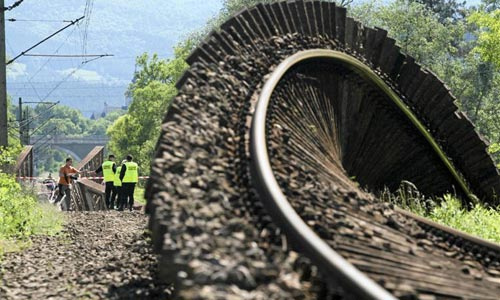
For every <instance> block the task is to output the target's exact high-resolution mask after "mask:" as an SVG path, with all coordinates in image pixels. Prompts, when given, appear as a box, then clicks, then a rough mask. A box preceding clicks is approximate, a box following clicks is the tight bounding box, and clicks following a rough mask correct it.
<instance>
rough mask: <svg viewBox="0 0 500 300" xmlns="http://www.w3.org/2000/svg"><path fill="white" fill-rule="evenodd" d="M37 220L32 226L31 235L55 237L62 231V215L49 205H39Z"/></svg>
mask: <svg viewBox="0 0 500 300" xmlns="http://www.w3.org/2000/svg"><path fill="white" fill-rule="evenodd" d="M37 210H38V213H39V218H38V220H37V222H36V223H35V224H34V226H33V234H36V235H55V234H57V233H59V232H60V231H61V230H62V229H63V225H64V215H63V214H62V213H61V211H59V210H58V209H57V207H56V206H54V205H52V204H50V203H39V204H38V207H37Z"/></svg>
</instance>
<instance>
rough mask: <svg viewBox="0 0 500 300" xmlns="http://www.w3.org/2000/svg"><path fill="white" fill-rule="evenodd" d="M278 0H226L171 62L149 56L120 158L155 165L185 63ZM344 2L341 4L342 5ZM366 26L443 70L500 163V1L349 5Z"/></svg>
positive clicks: (134, 92) (123, 121) (118, 125)
mask: <svg viewBox="0 0 500 300" xmlns="http://www.w3.org/2000/svg"><path fill="white" fill-rule="evenodd" d="M262 2H264V3H270V2H274V1H273V0H260V1H259V0H226V1H224V3H223V8H222V10H221V12H220V14H219V16H217V17H216V18H214V19H212V20H210V21H209V22H208V24H207V26H206V27H205V28H204V29H203V30H201V31H199V32H196V33H194V34H192V35H191V36H190V37H188V38H187V39H186V40H184V41H182V42H181V43H179V44H178V45H177V46H176V47H175V55H174V57H173V58H172V59H167V60H163V59H159V58H158V56H157V55H156V54H153V55H150V54H147V53H144V54H143V55H141V56H139V57H138V58H137V61H136V65H137V68H136V69H137V71H136V72H135V74H134V80H133V83H132V84H131V85H130V87H129V89H128V93H129V95H130V96H131V97H132V99H133V100H132V104H131V105H130V108H129V110H128V112H127V113H126V114H125V115H123V116H121V117H119V118H118V119H117V120H116V121H115V122H114V123H113V124H112V125H111V126H110V127H109V128H108V134H109V136H110V138H111V141H110V144H109V147H110V149H111V151H112V152H113V153H115V154H117V155H118V156H123V155H125V154H126V153H129V152H131V153H134V154H135V157H137V160H138V161H139V163H140V164H141V165H144V166H146V165H149V163H150V161H151V158H152V157H153V154H154V153H153V152H154V148H155V145H156V142H157V140H158V138H159V133H160V125H161V120H162V119H163V116H164V115H165V112H166V111H167V109H168V105H169V103H170V101H171V99H172V98H173V97H174V96H175V94H176V93H177V90H176V88H175V82H176V81H177V79H179V77H180V76H181V75H182V73H183V72H184V70H185V69H186V68H187V67H188V66H187V64H186V63H185V62H184V59H185V58H186V57H187V55H189V53H190V51H191V50H192V49H193V48H194V47H195V46H196V45H197V43H198V42H199V41H200V40H201V39H202V38H203V37H204V36H205V35H206V34H207V33H208V32H209V31H210V30H211V29H212V28H213V27H214V26H218V25H219V24H221V23H222V22H223V21H224V20H225V19H226V18H228V17H229V16H230V15H231V14H233V13H235V12H237V11H239V10H241V9H242V8H244V7H248V6H252V5H255V4H257V3H262ZM337 2H338V1H337ZM340 4H344V5H347V6H348V7H349V10H348V11H349V12H350V14H351V16H353V17H354V18H356V19H358V20H360V21H361V22H362V23H363V24H364V25H366V26H378V27H382V28H384V29H386V30H387V31H388V35H389V36H391V37H393V38H394V39H396V40H397V43H398V44H399V45H400V47H401V48H402V50H403V51H404V52H405V53H407V54H409V55H412V56H413V57H415V59H416V60H417V61H418V62H420V63H421V64H422V65H424V66H425V67H427V68H429V69H430V70H432V71H433V72H434V73H436V74H437V75H438V76H439V77H440V78H441V79H442V80H443V81H444V82H445V83H446V84H447V85H448V87H449V88H450V90H451V91H452V93H453V94H454V95H455V96H456V97H457V99H458V103H457V105H458V106H459V107H460V109H461V110H462V111H464V112H465V113H466V114H467V115H468V116H469V118H470V119H471V120H472V121H473V122H474V123H475V124H476V126H477V128H478V130H479V131H480V132H481V133H482V134H483V135H484V136H485V137H487V138H488V139H489V140H490V141H491V142H492V146H491V148H490V149H491V152H492V153H495V154H496V155H497V157H496V158H497V159H499V158H500V144H499V143H500V101H499V100H498V99H499V94H500V73H499V72H498V71H499V69H500V51H498V49H500V10H499V6H500V1H498V0H483V2H482V3H481V4H480V5H479V6H478V7H466V6H465V2H457V1H456V0H396V1H394V2H389V3H387V2H384V1H371V2H363V3H361V4H358V3H357V2H355V1H349V0H347V1H343V3H340Z"/></svg>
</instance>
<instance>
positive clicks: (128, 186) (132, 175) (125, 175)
mask: <svg viewBox="0 0 500 300" xmlns="http://www.w3.org/2000/svg"><path fill="white" fill-rule="evenodd" d="M132 159H133V157H132V155H130V154H129V155H127V161H126V162H125V163H124V164H123V165H122V169H121V170H120V180H121V182H122V193H123V194H122V195H123V203H127V200H128V208H129V210H130V211H132V208H133V205H134V190H135V185H136V184H137V182H138V181H139V166H138V165H137V164H136V163H135V162H133V161H132Z"/></svg>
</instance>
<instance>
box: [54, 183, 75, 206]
mask: <svg viewBox="0 0 500 300" xmlns="http://www.w3.org/2000/svg"><path fill="white" fill-rule="evenodd" d="M58 187H59V193H58V195H57V198H56V201H55V202H54V204H57V203H58V202H59V201H61V199H62V198H64V202H63V203H61V204H62V205H61V209H62V210H68V211H69V210H70V206H71V189H70V186H69V185H65V184H59V185H58Z"/></svg>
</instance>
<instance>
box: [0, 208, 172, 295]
mask: <svg viewBox="0 0 500 300" xmlns="http://www.w3.org/2000/svg"><path fill="white" fill-rule="evenodd" d="M146 222H147V218H146V216H144V215H143V214H142V213H139V212H134V213H118V212H113V211H112V212H103V211H101V212H90V213H89V212H87V213H85V212H72V213H68V214H67V215H66V225H65V227H64V229H63V231H62V232H61V233H60V234H58V235H56V236H53V237H47V236H39V237H33V239H32V245H31V246H30V247H29V248H28V249H25V250H23V251H20V252H16V253H7V254H6V255H4V256H3V257H2V262H1V263H0V265H1V270H2V273H1V274H0V298H1V299H6V300H7V299H8V300H14V299H168V298H169V295H170V294H171V290H170V288H171V285H170V284H168V283H164V282H162V281H160V280H159V278H158V276H157V272H156V271H157V263H158V259H157V256H156V255H155V254H154V253H153V252H152V248H151V244H150V242H149V241H148V240H149V237H148V236H147V235H146V234H145V229H146V228H145V224H146Z"/></svg>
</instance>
